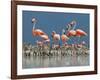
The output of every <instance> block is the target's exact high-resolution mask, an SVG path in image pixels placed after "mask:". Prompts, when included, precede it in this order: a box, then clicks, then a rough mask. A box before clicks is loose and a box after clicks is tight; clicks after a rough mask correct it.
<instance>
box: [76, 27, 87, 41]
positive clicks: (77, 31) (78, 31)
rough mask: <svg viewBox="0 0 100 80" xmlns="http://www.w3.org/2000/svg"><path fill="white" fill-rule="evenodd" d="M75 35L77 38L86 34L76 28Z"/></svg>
mask: <svg viewBox="0 0 100 80" xmlns="http://www.w3.org/2000/svg"><path fill="white" fill-rule="evenodd" d="M76 36H78V37H79V39H80V38H81V37H82V36H87V33H86V32H85V31H83V30H81V29H77V30H76Z"/></svg>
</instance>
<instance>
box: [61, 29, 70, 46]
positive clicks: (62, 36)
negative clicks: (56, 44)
mask: <svg viewBox="0 0 100 80" xmlns="http://www.w3.org/2000/svg"><path fill="white" fill-rule="evenodd" d="M61 39H62V42H63V44H64V45H65V44H66V41H67V40H68V39H69V38H68V37H67V36H66V35H65V30H64V29H63V30H62V35H61Z"/></svg>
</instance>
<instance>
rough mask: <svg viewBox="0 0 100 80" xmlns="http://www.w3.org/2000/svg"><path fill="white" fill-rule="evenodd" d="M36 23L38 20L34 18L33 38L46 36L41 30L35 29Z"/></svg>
mask: <svg viewBox="0 0 100 80" xmlns="http://www.w3.org/2000/svg"><path fill="white" fill-rule="evenodd" d="M36 22H37V20H36V19H35V18H33V19H32V23H33V29H32V35H33V36H40V35H44V34H45V33H44V32H43V31H42V30H41V29H35V25H36Z"/></svg>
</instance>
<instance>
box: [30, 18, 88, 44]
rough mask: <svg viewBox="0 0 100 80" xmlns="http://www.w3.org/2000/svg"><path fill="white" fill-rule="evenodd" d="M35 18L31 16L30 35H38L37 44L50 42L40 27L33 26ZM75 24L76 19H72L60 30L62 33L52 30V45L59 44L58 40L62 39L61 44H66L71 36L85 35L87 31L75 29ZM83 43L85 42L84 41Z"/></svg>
mask: <svg viewBox="0 0 100 80" xmlns="http://www.w3.org/2000/svg"><path fill="white" fill-rule="evenodd" d="M36 22H37V20H36V18H32V23H33V29H32V35H33V37H37V36H38V37H40V38H41V40H40V41H36V43H37V45H39V46H43V45H44V44H45V43H50V38H49V36H48V35H47V34H46V33H45V32H44V31H43V30H41V29H37V28H36V27H35V25H36ZM75 26H76V21H75V20H73V21H72V22H70V23H69V24H68V25H67V26H66V29H63V30H62V35H60V34H58V33H56V31H52V33H51V36H52V45H53V46H54V45H58V46H60V40H61V41H62V43H63V45H66V44H67V41H68V40H69V39H70V38H71V37H79V38H80V37H82V36H86V35H87V33H86V32H85V31H83V30H81V29H76V30H75ZM84 43H85V42H84Z"/></svg>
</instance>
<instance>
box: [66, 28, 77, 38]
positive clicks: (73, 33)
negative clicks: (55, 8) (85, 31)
mask: <svg viewBox="0 0 100 80" xmlns="http://www.w3.org/2000/svg"><path fill="white" fill-rule="evenodd" d="M66 35H67V36H69V37H72V36H76V31H75V30H70V31H68V33H67V34H66Z"/></svg>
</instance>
